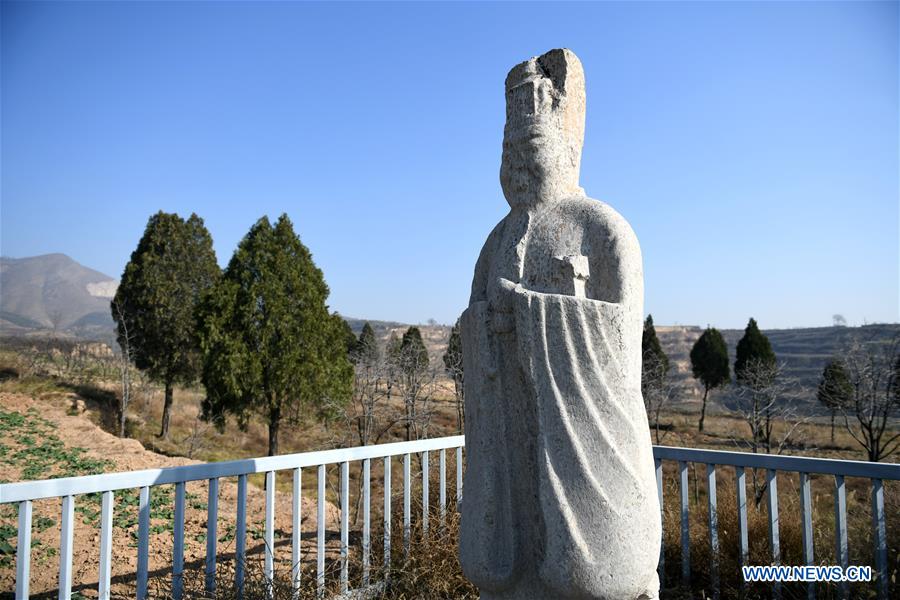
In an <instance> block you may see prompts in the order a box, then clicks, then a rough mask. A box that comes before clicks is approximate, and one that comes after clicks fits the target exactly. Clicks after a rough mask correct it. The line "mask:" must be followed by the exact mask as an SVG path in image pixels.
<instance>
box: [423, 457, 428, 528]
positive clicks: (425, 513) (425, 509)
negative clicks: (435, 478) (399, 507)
mask: <svg viewBox="0 0 900 600" xmlns="http://www.w3.org/2000/svg"><path fill="white" fill-rule="evenodd" d="M428 509H429V506H428V451H427V450H426V451H425V452H423V453H422V532H423V533H428Z"/></svg>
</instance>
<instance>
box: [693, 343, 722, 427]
mask: <svg viewBox="0 0 900 600" xmlns="http://www.w3.org/2000/svg"><path fill="white" fill-rule="evenodd" d="M691 368H692V370H693V373H694V379H699V380H700V382H701V383H702V384H703V407H702V408H701V409H700V425H699V428H700V431H703V421H704V420H705V419H706V400H707V398H708V397H709V392H710V390H714V389H716V388H717V387H719V386H721V385H724V384H726V383H728V382H729V381H730V380H731V376H730V371H729V369H728V346H726V345H725V340H724V339H723V338H722V334H721V333H719V330H718V329H716V328H714V327H707V328H706V331H704V332H703V334H702V335H701V336H700V338H699V339H698V340H697V342H696V343H695V344H694V347H693V348H691Z"/></svg>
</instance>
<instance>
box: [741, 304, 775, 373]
mask: <svg viewBox="0 0 900 600" xmlns="http://www.w3.org/2000/svg"><path fill="white" fill-rule="evenodd" d="M774 366H775V352H774V351H773V350H772V344H771V343H769V338H768V337H766V336H765V334H763V332H761V331H760V330H759V326H758V325H757V324H756V319H753V318H751V319H750V322H749V323H747V327H746V328H745V329H744V336H743V337H742V338H741V339H740V341H739V342H738V345H737V352H736V358H735V361H734V376H735V379H736V380H737V382H738V383H741V384H748V383H753V384H754V385H760V384H764V383H769V384H771V382H760V381H758V380H757V378H752V377H750V376H749V375H750V372H751V371H752V370H758V369H760V368H763V367H765V368H767V369H766V370H770V371H772V372H774V369H773V367H774Z"/></svg>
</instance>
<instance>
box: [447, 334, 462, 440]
mask: <svg viewBox="0 0 900 600" xmlns="http://www.w3.org/2000/svg"><path fill="white" fill-rule="evenodd" d="M443 358H444V370H445V371H446V373H447V375H448V376H449V377H450V379H452V380H453V390H454V392H455V396H456V428H457V431H460V432H461V431H462V428H463V418H464V412H465V408H464V406H465V405H464V400H465V398H464V388H463V385H464V380H465V377H464V369H463V356H462V340H461V339H460V336H459V319H457V320H456V323H454V324H453V327H452V328H451V329H450V339H449V340H448V341H447V351H446V352H445V353H444V357H443Z"/></svg>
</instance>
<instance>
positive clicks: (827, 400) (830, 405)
mask: <svg viewBox="0 0 900 600" xmlns="http://www.w3.org/2000/svg"><path fill="white" fill-rule="evenodd" d="M816 398H817V399H818V400H819V402H821V403H822V405H823V406H825V408H827V409H828V411H829V412H830V413H831V443H832V444H834V415H835V413H836V412H837V411H838V410H840V409H841V408H844V407H846V406H847V405H848V404H850V402H851V401H852V398H853V386H852V385H851V384H850V376H849V375H848V374H847V369H846V368H845V367H844V362H843V361H842V360H840V359H839V358H832V359H831V360H829V361H828V363H826V365H825V368H824V369H823V370H822V379H821V380H820V381H819V388H818V390H816Z"/></svg>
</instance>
